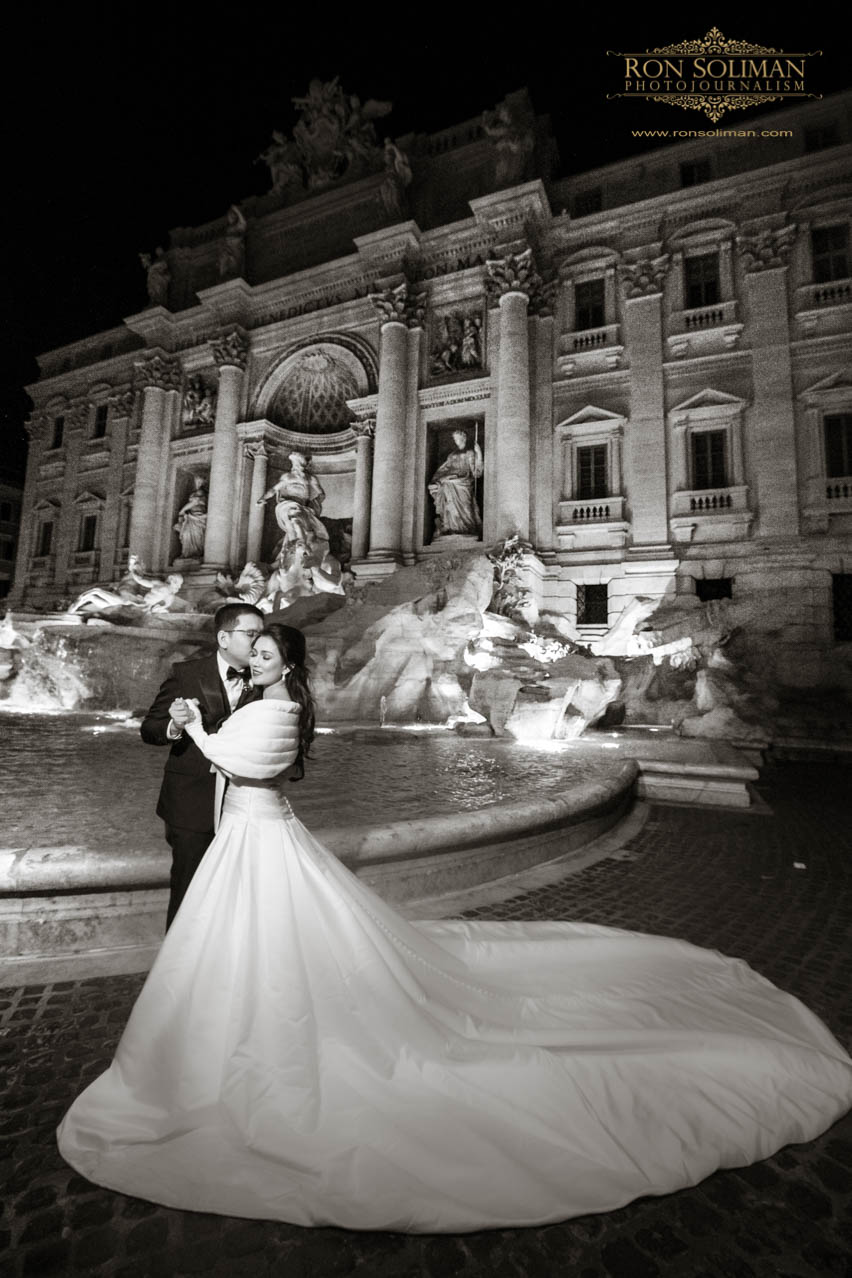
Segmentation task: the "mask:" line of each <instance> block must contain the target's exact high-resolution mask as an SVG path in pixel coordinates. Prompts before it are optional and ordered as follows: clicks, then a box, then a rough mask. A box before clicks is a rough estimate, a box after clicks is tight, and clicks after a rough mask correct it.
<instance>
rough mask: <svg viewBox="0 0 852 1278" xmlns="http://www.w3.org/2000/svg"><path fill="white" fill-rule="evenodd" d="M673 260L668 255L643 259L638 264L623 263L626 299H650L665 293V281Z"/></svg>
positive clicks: (622, 279) (622, 271)
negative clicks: (656, 294)
mask: <svg viewBox="0 0 852 1278" xmlns="http://www.w3.org/2000/svg"><path fill="white" fill-rule="evenodd" d="M670 262H671V258H670V256H669V254H668V253H663V254H661V255H660V257H641V258H639V260H638V261H637V262H623V263H622V265H621V268H620V269H621V285H622V288H623V289H624V296H625V297H649V296H650V295H651V294H652V293H661V292H662V291H663V281H664V280H665V278H666V274H667V272H668V269H669V263H670Z"/></svg>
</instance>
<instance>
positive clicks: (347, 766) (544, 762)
mask: <svg viewBox="0 0 852 1278" xmlns="http://www.w3.org/2000/svg"><path fill="white" fill-rule="evenodd" d="M549 744H550V747H551V748H550V749H549V750H548V751H542V750H538V749H536V748H534V747H527V746H523V745H519V744H517V743H516V742H511V741H497V740H487V739H486V740H469V739H460V738H459V737H457V736H455V735H453V734H452V733H439V732H425V733H411V732H405V731H400V730H388V729H385V730H384V731H381V730H380V729H375V730H369V731H367V730H358V729H356V730H352V731H348V732H334V733H332V734H329V733H322V734H321V735H320V736H318V738H317V740H316V741H315V742H314V746H313V751H312V753H313V756H314V757H313V759H312V760H311V761H310V762H309V765H308V771H307V775H306V778H305V780H304V781H301V782H299V783H298V784H297V785H294V784H291V783H289V782H284V786H285V788H286V793H287V797H288V799H290V800H291V802H292V803H293V805H294V807H295V809H296V811H297V813H298V815H299V816H300V817H301V818H302V820H304V822H305V823H306V824H307V825H308V826H313V827H316V826H328V825H350V824H351V825H362V824H363V825H368V824H379V823H381V822H384V821H395V820H402V819H407V818H415V817H422V816H434V815H436V814H439V813H446V812H462V811H473V810H475V809H477V808H481V807H484V806H486V805H488V804H492V803H500V802H504V801H506V800H511V799H525V798H530V797H532V796H533V795H536V794H547V793H551V794H554V793H558V794H563V793H564V792H565V791H566V789H568V788H570V786H571V785H572V784H575V783H576V782H577V781H579V780H585V779H590V778H592V777H594V776H600V775H601V774H602V773H604V772H607V771H609V770H611V769H612V768H614V767H616V766H617V761H616V760H615V759H613V758H612V757H610V758H609V759H606V760H604V759H601V758H600V757H594V756H591V757H589V756H585V755H583V754H582V753H580V752H578V751H576V750H575V749H572V748H571V746H570V745H565V746H560V745H559V744H558V743H555V742H551V743H549ZM165 761H166V751H165V749H162V750H160V749H155V748H152V747H151V746H146V745H144V744H143V743H142V741H141V740H140V737H139V725H138V720H133V719H121V718H120V717H118V716H115V715H112V716H110V715H85V714H59V715H43V714H39V715H21V714H3V715H2V716H0V771H2V773H3V775H4V781H5V784H4V796H3V834H2V836H0V843H2V844H3V846H5V847H16V848H20V847H29V846H37V847H51V846H68V845H77V846H84V847H87V848H90V849H91V850H92V851H93V852H96V853H97V852H103V853H107V852H110V851H112V850H114V849H116V848H117V847H122V848H124V849H127V847H128V843H130V844H131V846H132V848H133V849H137V850H139V851H143V850H157V851H159V850H161V849H162V845H163V835H162V825H161V823H160V821H159V820H158V819H157V817H156V816H155V814H154V808H155V806H156V802H157V793H158V791H159V788H160V780H161V777H162V770H163V765H164V763H165Z"/></svg>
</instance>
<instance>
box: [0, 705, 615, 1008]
mask: <svg viewBox="0 0 852 1278" xmlns="http://www.w3.org/2000/svg"><path fill="white" fill-rule="evenodd" d="M3 727H4V736H5V738H6V742H7V750H8V764H9V768H8V769H7V770H8V772H9V774H10V778H11V781H12V785H11V786H10V792H9V795H8V803H7V808H6V817H7V823H6V828H5V831H4V834H3V836H2V840H0V841H2V843H4V844H6V845H7V846H6V847H5V848H2V847H0V972H1V973H2V974H0V981H3V982H5V983H20V982H21V981H23V982H24V983H27V982H28V981H30V980H31V979H32V980H36V979H40V978H41V977H42V976H44V973H45V972H46V971H49V972H50V973H51V979H61V975H59V974H58V973H61V972H63V971H65V972H66V974H69V975H74V976H81V975H97V974H100V973H107V972H118V971H125V972H128V971H139V970H144V969H145V968H146V967H147V966H148V964H149V963H150V961H151V959H152V958H153V955H154V953H155V952H156V949H157V946H158V945H159V942H160V940H161V938H162V933H163V927H164V924H165V911H166V901H167V884H168V874H169V864H170V854H169V851H168V848H167V847H166V845H165V842H164V841H163V837H162V827H161V824H160V822H159V821H158V820H157V819H156V817H155V816H154V814H153V808H154V804H155V797H156V791H157V788H158V786H159V778H160V774H161V770H162V765H163V762H164V759H165V754H164V752H163V751H159V750H156V749H153V748H150V747H145V746H143V745H142V743H141V742H140V741H139V737H138V729H137V728H136V726H135V725H134V723H133V722H132V721H124V722H121V721H117V720H110V719H109V718H107V717H105V716H100V717H97V716H91V715H89V716H76V717H75V716H68V715H57V716H53V717H50V716H13V715H9V716H4V724H3ZM315 753H316V757H315V759H314V760H313V762H312V763H311V765H310V767H309V770H308V776H307V778H306V780H305V781H304V782H300V783H299V784H298V785H295V786H294V785H289V784H287V785H286V793H287V795H288V798H290V799H292V801H293V803H294V805H295V808H296V811H297V814H298V815H299V816H301V817H302V818H303V819H304V820H305V823H306V824H307V825H308V826H309V827H310V828H311V829H312V830H313V832H314V833H315V834H316V835H317V836H318V837H319V838H320V839H321V840H322V841H323V842H324V843H325V844H326V845H327V846H328V847H330V848H331V849H332V850H333V851H334V852H335V853H336V854H337V855H338V856H339V857H340V858H341V860H342V861H343V862H344V863H345V864H346V865H347V866H348V867H349V868H350V869H352V870H353V871H354V872H355V873H356V874H358V876H359V877H360V878H362V879H363V880H364V882H366V883H369V884H370V885H371V886H372V887H374V888H375V890H376V891H378V892H379V893H380V894H381V895H382V896H384V897H385V898H386V899H388V900H391V901H394V902H397V903H399V904H401V905H402V904H410V903H412V902H415V901H417V900H420V899H424V898H429V897H434V896H438V895H442V894H445V893H450V892H455V891H458V890H460V889H463V888H469V887H472V886H476V885H479V884H482V883H486V882H490V881H492V880H494V879H497V878H502V877H504V876H506V875H510V874H513V873H516V872H518V871H520V870H523V869H526V868H528V867H530V866H533V865H537V864H540V863H541V862H543V861H547V860H550V859H553V858H555V857H557V856H563V855H565V854H566V853H569V854H570V852H572V851H573V850H574V849H577V850H578V852H579V850H580V849H583V848H584V847H585V846H586V845H587V844H588V843H589V842H591V841H592V840H594V839H596V838H597V837H598V836H599V835H601V834H602V833H604V832H605V831H607V830H608V829H610V828H611V827H612V826H613V825H614V824H615V823H617V822H618V821H619V820H620V819H621V817H622V816H623V815H625V814H626V813H627V811H628V810H629V808H630V807H631V805H632V802H633V796H634V793H635V789H636V778H637V771H638V769H637V765H636V763H635V761H634V760H632V759H629V760H625V759H621V758H618V759H615V758H607V759H605V760H603V759H600V758H598V759H583V758H578V757H577V756H576V754H575V753H574V752H573V751H572V750H570V748H568V747H556V748H554V749H552V750H549V751H545V752H542V751H541V750H525V749H524V748H523V747H519V746H518V745H515V744H509V743H506V742H489V741H475V742H469V741H466V740H462V739H460V738H458V737H455V736H454V734H451V733H405V732H401V731H399V730H390V731H387V730H385V731H384V732H382V731H381V730H379V729H372V730H369V731H364V730H360V729H355V730H352V731H349V732H344V733H334V734H328V735H323V736H321V737H320V738H319V739H318V741H317V742H316V743H315ZM518 794H524V795H527V796H534V797H525V798H520V799H519V798H517V797H515V796H517V795H518ZM45 796H47V802H45V801H44V799H45ZM438 808H440V809H442V810H440V811H437V810H436V809H438ZM452 808H455V809H456V810H455V811H453V810H443V809H452ZM331 812H333V813H334V814H335V815H334V816H333V817H332V820H335V824H326V823H327V822H328V821H329V816H330V813H331ZM406 812H410V813H411V814H412V815H411V816H408V817H405V816H402V818H401V819H400V814H404V813H406ZM371 817H372V819H371ZM394 818H395V819H394ZM45 979H46V978H45Z"/></svg>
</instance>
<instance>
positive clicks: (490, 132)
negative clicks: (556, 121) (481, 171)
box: [482, 101, 535, 186]
mask: <svg viewBox="0 0 852 1278" xmlns="http://www.w3.org/2000/svg"><path fill="white" fill-rule="evenodd" d="M534 123H535V121H534V117H533V115H532V113H531V112H530V110H529V106H528V105H526V106H525V105H524V104H522V103H519V102H508V101H507V102H501V103H500V105H499V106H498V107H497V108H496V109H495V110H494V111H485V112H483V115H482V129H483V132H484V133H485V134H486V136H487V137H489V138H490V139H491V142H492V144H493V146H494V150H495V152H496V160H497V164H496V170H495V174H494V176H495V179H496V182H497V185H498V186H512V185H514V183H516V182H521V181H523V179H524V176H525V174H526V169H527V164H528V161H529V158H530V156H531V155H532V152H533V148H534V146H535V133H534V128H533V126H534Z"/></svg>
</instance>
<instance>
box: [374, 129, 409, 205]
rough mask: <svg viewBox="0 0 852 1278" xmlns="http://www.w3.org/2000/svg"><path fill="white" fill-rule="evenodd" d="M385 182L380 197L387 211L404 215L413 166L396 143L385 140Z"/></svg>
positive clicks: (388, 139)
mask: <svg viewBox="0 0 852 1278" xmlns="http://www.w3.org/2000/svg"><path fill="white" fill-rule="evenodd" d="M384 158H385V180H384V182H383V183H382V186H381V190H380V195H381V199H382V203H383V204H384V206H385V209H386V211H387V212H388V213H389V214H390V215H391V216H392V217H396V216H399V215H401V214H402V212H403V208H404V205H405V198H406V197H405V192H406V191H407V189H408V187H410V186H411V179H412V173H411V165H410V164H409V162H408V156H407V155H406V154H405V152H404V151H400V149H399V147H398V146H397V145H396V143H395V142H392V141H391V139H390V138H385V152H384Z"/></svg>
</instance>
